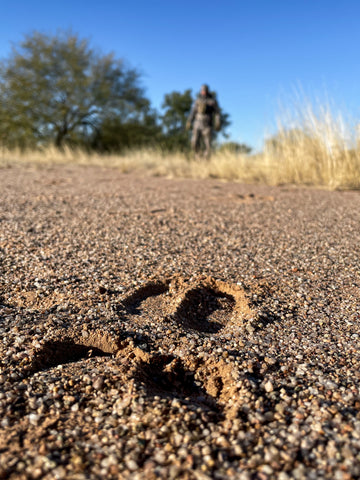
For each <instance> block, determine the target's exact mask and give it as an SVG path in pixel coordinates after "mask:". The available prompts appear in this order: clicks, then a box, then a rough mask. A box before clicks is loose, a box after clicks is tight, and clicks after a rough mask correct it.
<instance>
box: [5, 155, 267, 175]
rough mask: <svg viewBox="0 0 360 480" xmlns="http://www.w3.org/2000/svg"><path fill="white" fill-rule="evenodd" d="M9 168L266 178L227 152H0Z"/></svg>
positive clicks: (247, 159) (249, 163)
mask: <svg viewBox="0 0 360 480" xmlns="http://www.w3.org/2000/svg"><path fill="white" fill-rule="evenodd" d="M12 165H35V166H39V167H40V166H42V165H43V166H45V165H83V166H86V165H88V166H100V167H107V168H116V169H119V170H120V171H122V172H124V173H130V172H139V173H142V174H148V175H155V176H167V177H170V178H174V177H186V178H221V179H225V180H237V181H244V182H254V181H262V182H265V181H266V178H265V176H264V175H263V173H262V172H261V171H258V168H257V167H256V166H255V162H254V160H253V158H252V157H247V156H245V155H243V156H242V155H238V154H233V153H228V152H222V153H215V154H214V155H213V156H212V157H211V159H210V160H209V161H207V160H205V159H199V160H194V159H191V158H188V157H187V156H186V155H185V154H181V153H164V152H162V151H161V150H156V149H143V150H136V151H129V152H127V153H124V154H117V155H115V154H113V155H101V154H97V153H87V152H84V151H82V150H73V149H70V148H65V149H64V150H63V151H59V150H57V149H56V148H54V147H48V148H46V149H42V150H39V151H31V150H30V151H21V150H8V149H6V148H0V167H11V166H12Z"/></svg>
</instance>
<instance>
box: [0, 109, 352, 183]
mask: <svg viewBox="0 0 360 480" xmlns="http://www.w3.org/2000/svg"><path fill="white" fill-rule="evenodd" d="M304 105H305V106H304ZM19 164H21V165H23V164H31V165H36V166H39V167H40V166H42V165H43V166H45V165H54V164H61V165H83V166H85V165H87V166H100V167H110V168H116V169H119V170H120V171H121V172H124V173H130V172H138V173H141V174H148V175H155V176H167V177H170V178H174V177H186V178H218V179H224V180H232V181H241V182H246V183H265V184H271V185H278V184H295V185H310V186H315V187H325V188H330V189H358V188H360V131H359V130H357V128H356V126H354V125H351V123H350V122H349V123H346V122H345V121H344V118H343V117H342V116H341V115H339V114H338V115H336V116H335V115H334V114H333V113H332V112H331V110H330V108H328V107H327V108H315V107H314V106H313V105H311V104H310V103H309V102H308V103H305V104H304V103H301V107H300V108H294V107H293V108H292V109H290V110H289V111H288V112H287V113H286V114H283V115H282V118H281V119H280V121H279V122H278V131H277V134H276V135H275V136H273V137H272V138H270V139H267V140H265V142H264V149H263V152H262V153H259V154H256V155H241V154H236V153H233V152H227V151H226V150H225V151H221V152H220V151H218V152H215V153H214V154H213V155H212V157H211V159H210V160H205V159H200V160H195V159H192V158H189V157H188V156H186V155H185V154H182V153H165V152H163V151H161V150H160V149H142V150H137V151H129V152H126V153H123V154H111V155H110V154H108V155H105V154H98V153H88V152H85V151H83V150H80V149H71V148H65V149H63V150H61V151H60V150H58V149H56V148H55V147H47V148H44V149H39V150H32V151H21V150H8V149H6V148H0V167H6V166H12V165H19Z"/></svg>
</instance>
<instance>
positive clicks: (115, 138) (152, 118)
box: [91, 111, 162, 152]
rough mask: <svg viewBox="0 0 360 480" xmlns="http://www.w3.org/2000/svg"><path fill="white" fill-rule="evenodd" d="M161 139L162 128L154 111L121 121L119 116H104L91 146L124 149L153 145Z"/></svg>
mask: <svg viewBox="0 0 360 480" xmlns="http://www.w3.org/2000/svg"><path fill="white" fill-rule="evenodd" d="M161 139H162V130H161V126H160V125H159V122H158V115H157V113H156V112H155V111H149V112H148V113H146V114H145V115H143V116H142V117H141V118H135V119H130V120H127V121H126V122H123V121H122V119H121V118H120V117H119V116H114V117H106V118H105V119H104V121H103V122H102V123H101V125H100V126H99V128H98V129H97V131H96V132H95V133H94V136H93V139H92V142H91V147H92V148H94V149H96V150H100V151H106V152H120V151H122V150H124V149H131V148H139V147H155V146H157V145H158V144H159V143H160V142H161Z"/></svg>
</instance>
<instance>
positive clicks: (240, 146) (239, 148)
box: [218, 142, 252, 154]
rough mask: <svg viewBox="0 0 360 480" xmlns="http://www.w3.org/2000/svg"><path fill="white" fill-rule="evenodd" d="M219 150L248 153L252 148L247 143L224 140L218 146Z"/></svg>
mask: <svg viewBox="0 0 360 480" xmlns="http://www.w3.org/2000/svg"><path fill="white" fill-rule="evenodd" d="M218 150H219V152H229V153H243V154H248V153H250V152H251V151H252V148H251V147H250V146H249V145H247V144H246V143H238V142H224V143H222V144H221V145H219V147H218Z"/></svg>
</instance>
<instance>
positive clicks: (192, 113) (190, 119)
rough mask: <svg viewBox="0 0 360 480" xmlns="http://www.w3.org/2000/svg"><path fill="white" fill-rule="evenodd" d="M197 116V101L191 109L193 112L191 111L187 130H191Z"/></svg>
mask: <svg viewBox="0 0 360 480" xmlns="http://www.w3.org/2000/svg"><path fill="white" fill-rule="evenodd" d="M195 114H196V100H195V102H194V103H193V105H192V107H191V110H190V113H189V116H188V119H187V121H186V129H187V130H190V128H191V124H192V122H193V121H194V118H195Z"/></svg>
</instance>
